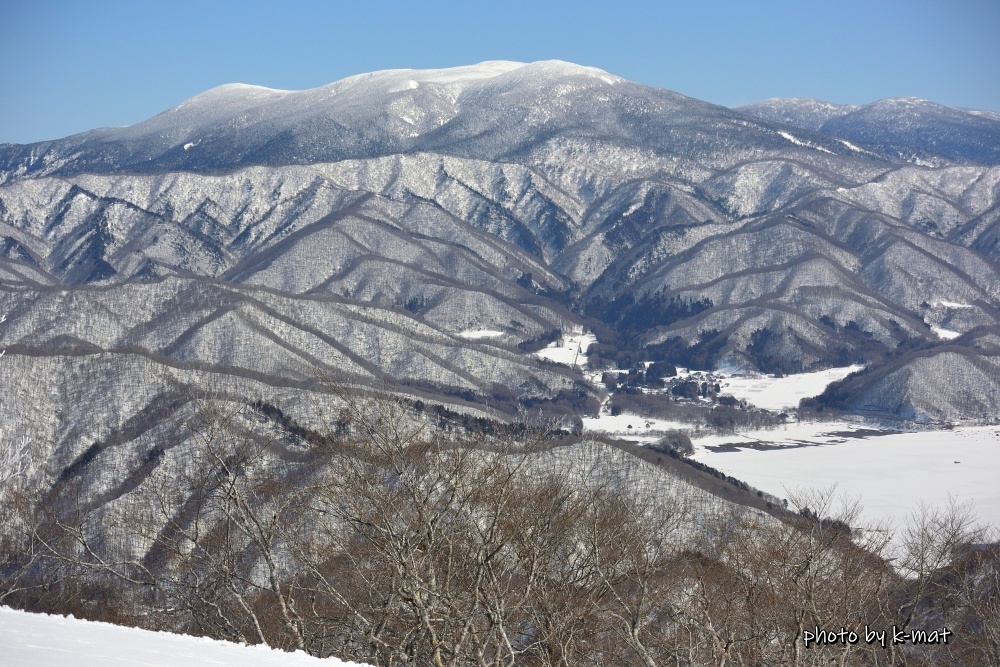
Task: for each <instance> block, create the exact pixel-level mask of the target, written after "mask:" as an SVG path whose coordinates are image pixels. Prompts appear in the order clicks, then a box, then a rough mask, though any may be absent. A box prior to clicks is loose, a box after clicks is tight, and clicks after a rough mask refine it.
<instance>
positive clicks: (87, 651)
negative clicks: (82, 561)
mask: <svg viewBox="0 0 1000 667" xmlns="http://www.w3.org/2000/svg"><path fill="white" fill-rule="evenodd" d="M0 656H2V658H0V662H2V663H3V664H4V665H5V667H66V666H67V665H73V667H125V666H126V665H127V666H128V667H195V666H198V667H202V666H208V665H240V667H307V666H312V665H314V666H315V667H319V666H320V665H326V666H327V667H352V666H354V667H360V666H359V665H358V663H353V662H350V663H349V662H342V661H340V660H337V659H336V658H328V659H326V660H321V659H319V658H314V657H312V656H309V655H306V654H305V653H301V652H299V653H286V652H284V651H276V650H273V649H270V648H267V647H264V646H244V645H242V644H233V643H230V642H223V641H217V640H214V639H206V638H204V637H190V636H187V635H176V634H171V633H169V632H150V631H149V630H138V629H136V628H126V627H121V626H117V625H111V624H110V623H93V622H90V621H81V620H78V619H75V618H72V617H65V616H50V615H49V614H29V613H27V612H23V611H16V610H14V609H9V608H7V607H0Z"/></svg>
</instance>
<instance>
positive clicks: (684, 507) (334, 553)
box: [0, 394, 1000, 667]
mask: <svg viewBox="0 0 1000 667" xmlns="http://www.w3.org/2000/svg"><path fill="white" fill-rule="evenodd" d="M343 401H344V408H343V410H342V411H341V412H340V413H339V414H337V415H334V416H333V417H332V418H331V422H332V423H334V424H336V425H337V428H336V429H334V430H333V431H331V433H330V434H329V435H328V436H326V437H314V433H313V432H309V431H305V430H303V431H301V432H300V433H299V436H300V438H299V439H298V441H297V450H296V455H295V456H289V455H288V450H287V447H286V446H285V445H284V444H283V443H282V442H280V439H281V438H283V437H284V434H283V433H282V432H281V431H276V430H274V428H273V427H274V425H275V422H274V421H270V420H268V421H266V423H262V422H261V418H262V416H267V414H271V416H273V417H275V418H276V419H279V420H280V419H284V417H282V416H281V415H280V412H276V411H275V410H274V409H272V408H266V407H264V406H263V405H258V406H257V408H256V409H253V410H251V409H232V408H229V407H227V406H226V405H225V404H207V405H206V406H205V409H204V410H202V411H201V413H200V414H199V415H198V417H197V418H196V419H193V420H192V421H191V423H189V424H187V425H186V427H187V428H188V432H189V433H190V434H191V437H190V438H189V439H188V440H187V441H186V442H185V443H184V444H183V445H181V444H178V445H177V446H176V447H164V448H161V449H160V450H159V451H161V453H160V454H158V455H157V457H155V461H153V462H152V463H151V464H150V465H152V466H153V467H154V469H153V471H152V472H151V474H150V475H149V477H148V478H147V480H146V482H145V483H143V484H141V485H138V486H136V487H135V488H133V489H130V490H129V491H128V492H126V493H123V494H122V495H121V496H119V497H114V498H111V497H107V489H106V487H103V486H102V485H101V484H99V483H97V481H95V480H98V479H105V478H113V477H114V476H115V474H116V473H115V471H108V470H95V469H93V467H94V466H93V465H92V464H84V465H81V466H80V468H79V470H77V471H75V472H74V474H73V475H70V476H67V477H66V478H65V479H62V480H60V481H58V482H56V484H55V486H53V487H51V488H47V489H46V488H39V487H38V486H37V484H38V483H39V481H38V479H37V477H33V476H32V475H31V474H29V470H28V468H27V467H26V466H24V465H20V466H18V465H15V466H12V467H11V468H10V470H12V471H14V472H13V473H12V474H10V475H8V476H6V477H0V494H2V496H3V497H2V498H0V501H2V502H0V508H2V511H3V512H4V513H5V516H4V517H2V518H3V522H2V524H0V525H2V528H0V531H2V535H3V542H2V548H3V551H2V553H3V561H2V563H0V577H2V578H0V602H3V603H5V604H11V605H14V606H18V607H23V608H28V609H31V610H35V611H48V612H59V613H67V612H69V613H73V614H75V615H78V616H83V617H89V618H95V619H100V620H110V621H116V622H125V623H134V622H139V623H141V624H142V625H143V626H144V627H148V628H154V629H167V630H173V631H182V632H188V633H193V634H200V635H207V636H211V637H216V638H220V639H228V640H234V641H241V642H247V643H267V644H269V645H271V646H275V647H278V648H283V649H301V650H304V651H306V652H308V653H310V654H313V655H316V656H321V657H326V656H337V657H340V658H343V659H349V660H356V661H360V662H368V663H371V664H376V665H381V666H385V667H390V666H396V665H432V666H436V667H443V666H445V665H449V666H455V667H457V666H466V665H468V666H500V665H509V666H525V667H528V666H536V665H538V666H552V667H555V666H564V667H565V666H568V665H602V666H607V667H618V666H621V667H625V666H644V667H656V666H664V665H671V666H673V665H685V666H690V667H696V666H700V665H722V664H726V665H747V666H749V665H803V666H807V665H828V664H839V665H924V664H942V665H974V664H975V665H980V664H984V665H985V664H996V661H995V659H996V656H998V655H1000V650H998V649H1000V644H998V639H997V638H998V636H1000V634H998V633H1000V614H998V613H996V612H997V602H998V595H1000V594H998V583H1000V578H998V572H1000V570H998V561H997V553H996V551H995V549H990V548H984V547H976V546H970V545H975V544H979V543H981V542H982V541H983V539H984V538H983V536H982V535H981V534H979V533H977V531H976V530H975V529H974V527H973V525H972V523H971V517H970V515H969V514H968V512H967V511H966V510H965V509H964V508H962V507H957V506H953V507H951V508H948V509H946V510H945V511H934V510H929V509H925V510H924V511H922V512H921V513H919V514H918V515H917V517H916V519H915V521H914V522H913V523H912V524H911V525H910V526H909V527H908V528H906V529H905V530H904V531H903V532H902V533H901V534H900V535H899V536H898V538H899V539H898V541H897V543H898V545H899V546H898V549H897V550H896V551H895V552H894V556H895V560H894V561H893V564H894V565H895V567H890V565H889V563H888V561H887V560H886V558H885V556H886V555H887V554H888V552H887V545H888V544H889V533H888V532H885V531H880V530H862V526H861V521H860V515H859V510H858V508H857V507H848V508H843V509H840V510H838V508H837V507H835V506H834V503H833V498H832V496H831V494H812V495H806V496H802V497H799V498H795V499H793V503H792V506H793V509H795V510H797V511H798V514H797V515H795V516H793V517H792V518H791V519H790V520H789V521H787V522H781V521H778V520H776V519H775V518H773V517H771V516H767V515H759V514H756V513H754V512H751V511H747V510H745V509H740V508H738V507H736V506H732V507H731V509H730V510H729V511H716V512H706V510H705V508H704V507H703V506H696V505H691V504H689V503H688V502H687V499H685V498H682V497H678V496H676V495H674V494H670V493H667V492H666V491H664V492H656V491H655V490H654V491H653V492H652V493H650V492H649V490H648V489H647V490H641V489H639V488H637V486H636V485H634V484H629V483H625V482H624V480H623V478H620V477H617V476H616V474H615V470H613V469H611V468H610V467H609V466H600V465H593V466H590V467H583V468H579V467H578V468H576V469H574V470H572V471H570V470H568V469H560V468H558V467H553V466H550V465H543V464H541V463H540V461H542V460H543V457H545V456H547V454H546V451H547V448H548V447H550V446H551V443H550V442H549V441H548V440H547V439H546V438H545V437H543V435H541V433H540V432H538V431H530V430H524V431H523V432H522V437H519V438H504V437H492V436H488V435H483V434H475V433H473V432H466V433H465V434H462V435H459V434H447V433H446V432H445V431H443V430H441V429H437V428H434V425H433V420H428V419H427V418H426V417H427V411H426V410H424V411H420V410H417V409H415V406H414V405H413V404H412V403H410V402H406V401H402V400H396V399H391V398H384V397H375V396H371V395H368V396H358V395H354V396H352V395H346V394H345V395H344V397H343ZM272 413H273V414H272ZM533 434H534V435H533ZM683 440H684V439H683V438H679V439H678V442H679V443H680V444H681V445H683V444H684V443H683ZM667 444H675V443H667ZM179 449H183V451H182V452H180V451H177V450H179ZM671 449H673V447H671ZM561 451H565V450H561ZM15 454H16V452H15ZM18 460H20V459H18ZM32 479H34V480H35V481H34V482H33V481H32ZM33 485H34V486H33ZM39 497H41V498H42V500H41V501H40V502H39V501H38V498H39ZM720 506H721V503H720ZM865 625H868V626H871V627H875V628H879V629H891V628H892V627H893V625H896V626H898V627H900V628H905V629H909V630H913V629H923V630H928V631H929V630H933V629H936V628H938V627H939V626H941V625H947V626H948V627H949V628H950V630H951V631H952V633H953V635H952V641H950V642H949V644H947V645H933V646H924V645H921V646H913V645H897V644H892V643H891V642H890V643H889V644H888V645H887V646H885V647H882V646H879V645H877V644H875V645H873V644H868V643H864V642H858V643H853V644H852V643H843V644H841V643H836V644H830V645H823V646H814V645H808V646H807V645H806V643H805V641H804V639H805V637H806V633H807V632H812V631H813V629H814V628H816V627H818V628H822V629H827V630H839V629H840V628H841V627H847V628H853V629H857V630H858V631H860V629H861V628H863V627H864V626H865ZM991 661H992V662H991Z"/></svg>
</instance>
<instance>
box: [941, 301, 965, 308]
mask: <svg viewBox="0 0 1000 667" xmlns="http://www.w3.org/2000/svg"><path fill="white" fill-rule="evenodd" d="M933 305H935V306H944V307H945V308H975V306H972V305H969V304H967V303H956V302H954V301H935V302H934V303H933Z"/></svg>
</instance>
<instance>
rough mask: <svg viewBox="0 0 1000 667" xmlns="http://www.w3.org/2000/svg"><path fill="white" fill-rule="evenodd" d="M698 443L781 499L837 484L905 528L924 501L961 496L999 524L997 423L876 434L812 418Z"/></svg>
mask: <svg viewBox="0 0 1000 667" xmlns="http://www.w3.org/2000/svg"><path fill="white" fill-rule="evenodd" d="M727 445H728V446H727ZM694 446H695V453H694V455H693V457H692V458H694V459H696V460H698V461H701V462H702V463H706V464H708V465H710V466H712V467H713V468H717V469H718V470H721V471H722V472H724V473H726V474H727V475H732V476H733V477H735V478H737V479H741V480H743V481H745V482H746V483H747V484H750V485H751V486H753V487H756V488H758V489H760V490H762V491H765V492H767V493H770V494H773V495H775V496H777V497H779V498H787V497H788V491H795V490H797V489H828V488H830V487H831V486H832V485H834V484H836V485H837V492H838V494H839V495H840V496H841V497H843V498H857V499H858V500H860V502H861V504H862V506H863V507H864V514H865V517H866V518H867V519H869V520H889V521H891V522H892V523H893V524H894V525H895V526H896V527H897V528H898V527H900V526H901V525H902V524H903V523H904V522H905V521H906V519H907V517H908V515H909V514H910V513H911V512H912V511H913V510H914V508H915V507H916V505H917V503H919V502H921V501H923V502H926V503H929V504H931V505H938V506H941V507H943V506H945V505H946V504H947V503H948V500H949V497H954V498H955V499H956V500H957V501H958V502H960V503H961V502H967V501H972V502H973V503H974V509H975V512H976V514H977V515H978V517H979V518H980V520H981V521H982V522H983V523H986V524H989V525H991V526H993V527H997V528H1000V484H998V483H997V471H998V470H1000V427H997V426H975V427H963V428H955V429H954V430H943V431H926V432H916V433H890V434H883V435H874V433H873V432H872V431H866V430H864V429H862V428H861V427H858V426H855V425H851V424H848V423H846V422H825V423H810V422H805V423H800V424H791V425H789V426H788V427H787V428H779V429H775V430H770V431H755V432H748V433H741V434H738V435H727V436H722V435H719V436H709V437H704V438H698V439H696V440H694Z"/></svg>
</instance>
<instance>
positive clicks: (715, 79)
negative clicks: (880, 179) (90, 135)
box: [0, 0, 1000, 143]
mask: <svg viewBox="0 0 1000 667" xmlns="http://www.w3.org/2000/svg"><path fill="white" fill-rule="evenodd" d="M620 5H624V6H620ZM0 54H2V55H0V58H2V59H0V142H17V143H27V142H31V141H39V140H43V139H55V138H59V137H63V136H66V135H68V134H73V133H76V132H81V131H84V130H87V129H91V128H94V127H100V126H113V125H128V124H132V123H136V122H138V121H141V120H143V119H145V118H148V117H150V116H152V115H155V114H156V113H159V112H160V111H163V110H165V109H167V108H168V107H171V106H173V105H175V104H177V103H178V102H180V101H182V100H184V99H186V98H188V97H190V96H192V95H195V94H197V93H199V92H201V91H203V90H206V89H208V88H211V87H213V86H217V85H220V84H223V83H231V82H242V83H253V84H258V85H264V86H270V87H273V88H285V89H302V88H311V87H314V86H320V85H323V84H326V83H329V82H331V81H335V80H337V79H341V78H343V77H345V76H349V75H351V74H358V73H361V72H369V71H374V70H379V69H387V68H405V67H412V68H428V67H451V66H455V65H465V64H471V63H475V62H480V61H483V60H497V59H502V60H519V61H533V60H544V59H550V58H556V59H560V60H568V61H572V62H576V63H580V64H583V65H592V66H595V67H599V68H601V69H605V70H608V71H609V72H612V73H614V74H617V75H619V76H623V77H625V78H628V79H632V80H634V81H639V82H642V83H646V84H649V85H654V86H661V87H664V88H669V89H671V90H676V91H678V92H680V93H683V94H685V95H690V96H692V97H697V98H700V99H703V100H708V101H710V102H715V103H717V104H723V105H726V106H736V105H740V104H746V103H749V102H754V101H758V100H761V99H765V98H768V97H817V98H820V99H825V100H829V101H832V102H839V103H866V102H871V101H874V100H876V99H880V98H883V97H897V96H903V95H913V96H917V97H924V98H927V99H930V100H933V101H935V102H940V103H942V104H950V105H954V106H965V107H973V108H980V109H992V110H996V111H1000V0H864V1H859V0H848V1H842V2H837V1H835V0H826V1H823V0H794V1H792V0H773V1H767V0H700V1H699V0H684V1H683V2H668V1H660V2H655V1H653V0H645V1H640V2H631V3H629V2H625V3H611V2H590V1H586V0H577V1H576V2H544V1H543V0H536V1H534V2H521V1H520V0H507V1H503V0H500V1H493V2H482V1H480V0H467V2H432V1H423V2H421V1H417V0H411V1H409V2H378V1H374V0H370V1H368V2H366V1H365V0H350V1H348V2H339V1H333V0H330V1H326V2H306V1H304V0H286V1H283V2H261V1H256V0H243V1H242V2H232V3H221V2H211V0H202V1H201V2H188V1H187V0H171V1H170V2H162V1H160V0H132V1H129V2H122V1H104V0H89V1H83V0H76V1H71V0H0Z"/></svg>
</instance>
